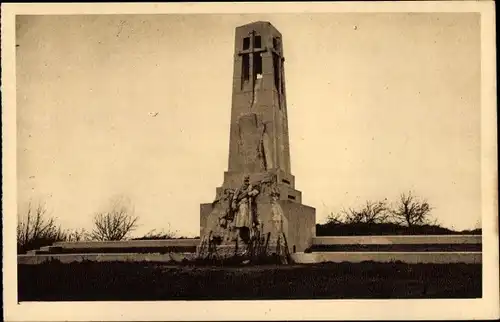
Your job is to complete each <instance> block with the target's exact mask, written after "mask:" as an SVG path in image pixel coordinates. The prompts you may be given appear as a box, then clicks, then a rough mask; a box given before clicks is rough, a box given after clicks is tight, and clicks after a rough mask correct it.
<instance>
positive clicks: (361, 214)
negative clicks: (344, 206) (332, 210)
mask: <svg viewBox="0 0 500 322" xmlns="http://www.w3.org/2000/svg"><path fill="white" fill-rule="evenodd" d="M342 214H343V216H344V218H345V219H344V222H345V223H346V224H357V223H365V224H377V223H384V222H387V220H388V219H389V212H388V207H387V205H386V202H385V201H378V202H373V201H367V202H366V204H365V205H364V206H363V207H361V208H360V209H354V208H349V209H348V210H343V211H342Z"/></svg>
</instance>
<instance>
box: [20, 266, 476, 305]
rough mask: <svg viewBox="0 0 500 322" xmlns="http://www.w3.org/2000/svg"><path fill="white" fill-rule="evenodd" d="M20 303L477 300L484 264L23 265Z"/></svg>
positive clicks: (21, 269)
mask: <svg viewBox="0 0 500 322" xmlns="http://www.w3.org/2000/svg"><path fill="white" fill-rule="evenodd" d="M18 272H19V275H18V277H19V278H18V294H19V301H108V300H109V301H141V300H149V301H150V300H223V299H239V300H252V299H261V300H263V299H397V298H479V297H481V289H482V287H481V265H473V264H417V265H408V264H404V263H390V264H382V263H373V262H364V263H359V264H352V263H340V264H334V263H325V264H314V265H288V266H278V265H257V266H243V267H242V266H231V267H226V266H225V267H220V266H219V267H218V266H215V265H212V266H208V265H207V266H189V265H165V264H155V263H117V262H110V263H96V262H82V263H73V264H61V263H59V262H51V263H46V264H41V265H19V266H18Z"/></svg>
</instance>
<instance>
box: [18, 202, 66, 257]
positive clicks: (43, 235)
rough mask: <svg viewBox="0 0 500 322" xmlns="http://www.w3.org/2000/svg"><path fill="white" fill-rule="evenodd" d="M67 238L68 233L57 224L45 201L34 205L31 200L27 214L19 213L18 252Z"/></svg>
mask: <svg viewBox="0 0 500 322" xmlns="http://www.w3.org/2000/svg"><path fill="white" fill-rule="evenodd" d="M65 238H66V235H65V232H64V231H63V229H62V228H61V226H59V225H57V224H56V220H55V218H54V217H50V216H49V215H48V213H47V207H46V205H45V203H39V204H38V205H37V206H35V207H33V205H32V203H31V202H30V203H29V204H28V209H27V212H26V214H25V215H24V216H22V215H18V223H17V251H18V253H25V252H26V251H28V250H31V249H37V248H40V247H43V246H48V245H51V244H53V243H55V242H58V241H64V240H65Z"/></svg>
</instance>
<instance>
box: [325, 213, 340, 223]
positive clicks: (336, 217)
mask: <svg viewBox="0 0 500 322" xmlns="http://www.w3.org/2000/svg"><path fill="white" fill-rule="evenodd" d="M326 223H327V224H334V225H341V224H343V223H344V219H343V218H342V214H334V213H333V212H332V213H330V214H329V215H328V217H326Z"/></svg>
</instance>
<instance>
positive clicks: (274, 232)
mask: <svg viewBox="0 0 500 322" xmlns="http://www.w3.org/2000/svg"><path fill="white" fill-rule="evenodd" d="M275 203H276V204H278V205H279V207H281V209H282V213H283V216H284V218H283V225H282V227H280V228H279V229H277V227H276V225H275V221H276V219H275V218H273V211H272V208H273V207H275V206H276V205H273V203H271V202H269V203H258V204H257V215H258V219H259V221H260V223H261V225H260V227H259V229H260V232H259V233H260V236H263V237H266V236H267V235H269V236H270V237H269V238H270V240H269V244H270V245H273V244H276V241H277V240H278V236H281V235H280V234H281V231H280V230H282V233H283V234H284V236H285V238H286V240H285V241H284V242H285V243H286V245H287V247H288V251H289V252H290V253H295V252H303V251H305V250H306V249H307V248H309V247H310V246H311V245H312V239H313V237H314V236H315V235H316V214H315V209H314V208H312V207H309V206H306V205H303V204H299V203H296V202H292V201H288V200H277V201H276V202H275ZM214 207H215V206H214V204H212V203H205V204H201V205H200V237H201V240H203V237H206V236H208V235H209V234H210V230H211V229H212V227H214V224H213V221H214V220H217V218H216V216H214V211H213V210H214ZM211 215H212V216H211ZM266 238H267V237H266ZM228 242H229V245H228ZM224 244H226V246H225V247H229V248H231V245H234V243H233V242H231V241H224ZM271 248H272V247H271ZM233 249H234V246H233Z"/></svg>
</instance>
